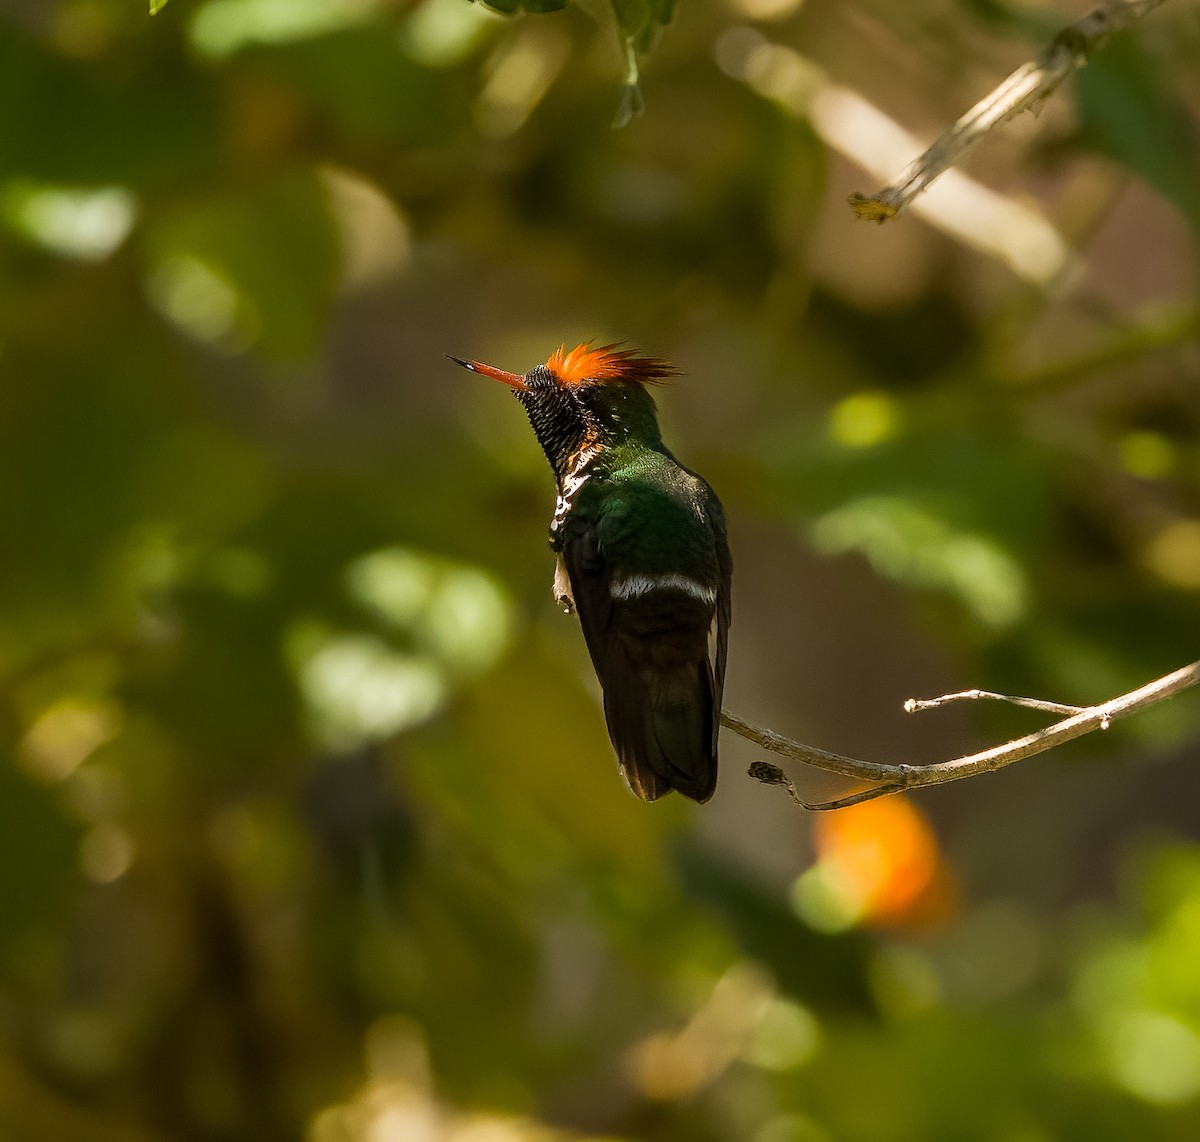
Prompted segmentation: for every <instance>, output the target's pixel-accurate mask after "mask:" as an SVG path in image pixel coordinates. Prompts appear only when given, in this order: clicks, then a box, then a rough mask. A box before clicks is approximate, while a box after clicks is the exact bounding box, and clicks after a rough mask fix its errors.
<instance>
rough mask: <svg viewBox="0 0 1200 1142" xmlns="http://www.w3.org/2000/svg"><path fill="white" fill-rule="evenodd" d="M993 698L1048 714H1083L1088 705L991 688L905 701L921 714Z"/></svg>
mask: <svg viewBox="0 0 1200 1142" xmlns="http://www.w3.org/2000/svg"><path fill="white" fill-rule="evenodd" d="M978 698H991V699H993V700H995V701H997V702H1009V703H1011V704H1012V705H1014V706H1027V707H1028V708H1029V709H1031V710H1041V711H1042V712H1043V713H1046V714H1082V713H1083V711H1084V710H1085V709H1087V707H1086V706H1068V705H1067V704H1066V703H1065V702H1047V701H1045V700H1044V699H1042V698H1018V697H1016V696H1015V695H1013V694H996V693H994V692H993V691H991V690H959V691H957V692H956V693H954V694H942V695H940V696H938V697H937V698H909V700H908V701H907V702H905V703H904V712H905V713H906V714H919V713H920V712H921V711H922V710H936V709H937V708H938V706H946V705H949V703H951V702H965V701H974V700H975V699H978Z"/></svg>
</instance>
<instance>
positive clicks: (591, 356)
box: [546, 341, 679, 385]
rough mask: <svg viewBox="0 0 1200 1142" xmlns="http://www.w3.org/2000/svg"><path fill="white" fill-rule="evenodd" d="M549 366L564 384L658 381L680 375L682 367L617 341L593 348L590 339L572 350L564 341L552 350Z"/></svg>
mask: <svg viewBox="0 0 1200 1142" xmlns="http://www.w3.org/2000/svg"><path fill="white" fill-rule="evenodd" d="M546 368H547V369H549V370H550V372H552V373H553V374H554V375H555V376H556V377H557V378H558V380H559V381H560V382H561V383H562V384H564V385H582V384H584V383H586V382H587V381H596V382H598V383H600V384H606V383H608V382H610V381H638V382H640V383H641V384H655V383H657V382H659V381H665V380H666V379H667V378H668V377H677V376H679V370H678V369H677V368H675V366H674V365H672V364H670V363H669V362H667V361H663V360H662V359H661V358H658V357H644V356H642V354H640V353H639V352H638V351H637V350H636V349H621V348H619V347H618V345H615V344H614V345H601V346H600V347H599V348H596V349H593V348H592V345H591V342H590V341H585V342H583V344H581V345H576V346H575V348H574V349H572V350H570V352H568V351H567V347H566V346H565V345H560V346H559V347H558V348H557V349H556V350H555V351H554V352H553V353H551V354H550V359H549V360H548V361H547V362H546Z"/></svg>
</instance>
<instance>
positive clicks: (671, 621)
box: [455, 346, 732, 801]
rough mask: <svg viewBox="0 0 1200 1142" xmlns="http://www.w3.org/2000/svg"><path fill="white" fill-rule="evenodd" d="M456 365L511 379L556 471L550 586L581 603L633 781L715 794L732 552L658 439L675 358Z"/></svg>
mask: <svg viewBox="0 0 1200 1142" xmlns="http://www.w3.org/2000/svg"><path fill="white" fill-rule="evenodd" d="M455 360H457V358H455ZM459 363H460V364H462V365H464V366H465V367H467V368H469V369H472V370H474V371H475V372H479V373H482V374H484V375H487V376H493V377H495V378H496V379H498V380H502V381H504V382H505V383H506V384H508V385H509V386H510V387H512V388H513V389H514V390H515V392H516V395H517V398H518V399H519V400H520V401H521V403H522V404H523V405H524V406H525V410H526V412H527V413H528V414H529V420H530V423H531V424H532V426H533V429H534V432H535V433H536V435H537V438H538V441H539V443H540V444H541V445H542V448H543V450H544V451H545V453H546V458H547V459H548V460H549V461H550V466H551V468H552V469H553V470H554V475H555V480H556V482H557V485H558V504H557V507H556V509H555V513H554V518H553V520H552V521H551V525H550V545H551V547H552V548H553V549H554V550H555V551H557V552H558V553H559V559H560V571H559V573H558V574H556V576H555V594H556V596H557V597H559V598H560V600H561V601H563V602H564V603H566V604H568V605H569V606H573V607H574V609H575V610H577V611H578V612H579V618H580V623H581V625H582V627H583V633H584V638H585V640H586V642H587V646H588V652H589V653H590V655H591V658H592V664H593V665H594V666H595V668H596V674H597V676H598V677H599V679H600V684H601V686H602V688H603V690H604V714H605V720H606V721H607V723H608V731H609V736H610V737H611V738H612V742H613V746H614V748H615V749H616V751H617V756H618V758H619V759H620V761H621V767H622V770H623V772H624V774H625V777H626V780H627V781H628V782H629V785H630V787H631V788H632V789H633V791H634V792H635V793H637V794H638V796H639V797H642V798H643V799H644V800H647V801H652V800H654V799H655V798H657V797H661V796H662V795H663V794H664V793H668V792H670V790H672V789H678V790H679V791H680V792H681V793H683V794H684V795H685V796H687V797H691V798H693V799H694V800H696V801H706V800H707V799H708V798H709V797H711V796H712V793H713V790H714V789H715V788H716V780H717V733H718V730H719V726H720V712H721V694H722V690H723V687H724V681H725V649H726V642H727V638H728V632H729V619H730V575H731V571H732V564H731V560H730V556H729V548H728V545H727V544H726V541H725V520H724V513H723V512H722V510H721V505H720V502H719V501H718V500H717V497H716V496H715V495H714V494H713V491H712V489H711V488H710V487H709V486H708V484H706V483H705V482H704V480H703V479H701V478H700V477H699V476H697V475H696V474H695V473H694V472H691V471H689V470H688V469H686V468H684V467H683V466H682V465H681V464H679V462H678V461H677V460H676V459H675V457H674V456H672V455H671V453H670V452H669V451H668V450H667V449H666V447H665V446H664V445H663V442H662V436H661V434H660V432H659V428H658V419H657V414H656V411H655V407H654V401H653V399H652V398H651V396H650V394H649V392H647V390H646V387H645V386H646V384H647V383H652V382H654V381H657V380H661V379H663V378H665V377H668V376H672V375H674V373H675V370H674V369H672V368H671V366H670V365H668V364H666V363H665V362H663V361H659V360H657V359H655V358H650V357H642V356H639V355H637V354H634V353H630V352H622V351H616V350H615V349H614V347H612V346H606V347H605V348H604V349H599V350H593V349H590V348H589V347H587V346H579V347H577V348H576V349H574V350H572V351H571V352H570V353H566V352H565V351H564V350H559V351H558V352H557V353H555V354H554V355H552V356H551V358H550V359H549V361H547V362H546V364H545V365H539V366H538V367H537V368H535V369H533V370H531V371H530V372H529V373H527V374H525V375H523V376H522V375H518V374H515V373H504V372H502V371H501V370H498V369H494V368H492V367H490V366H486V365H480V364H478V363H475V362H467V361H460V362H459Z"/></svg>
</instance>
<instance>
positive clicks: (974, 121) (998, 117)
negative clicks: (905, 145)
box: [848, 0, 1164, 222]
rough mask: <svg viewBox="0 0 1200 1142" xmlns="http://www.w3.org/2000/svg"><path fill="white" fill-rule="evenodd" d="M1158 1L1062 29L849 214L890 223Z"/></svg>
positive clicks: (1097, 13) (1131, 0)
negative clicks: (993, 134) (928, 187)
mask: <svg viewBox="0 0 1200 1142" xmlns="http://www.w3.org/2000/svg"><path fill="white" fill-rule="evenodd" d="M1163 2H1164V0H1108V2H1107V3H1105V4H1104V5H1103V6H1102V7H1100V8H1096V9H1095V10H1093V11H1092V12H1089V13H1088V14H1087V15H1086V16H1084V17H1083V19H1082V20H1077V21H1076V22H1075V23H1074V24H1071V25H1070V26H1069V27H1066V28H1063V30H1062V31H1060V32H1059V33H1058V35H1056V36H1055V37H1054V39H1052V40H1051V41H1050V43H1049V44H1047V45H1046V47H1045V48H1044V49H1043V50H1042V52H1041V54H1040V55H1039V56H1038V57H1037V59H1035V60H1033V61H1031V62H1030V63H1027V64H1024V65H1023V66H1021V67H1019V68H1017V70H1016V71H1014V72H1013V73H1012V75H1010V76H1009V77H1008V78H1007V79H1006V80H1005V81H1004V82H1003V83H1001V84H1000V86H999V87H997V88H996V89H995V90H994V91H993V92H991V94H989V95H987V96H986V97H985V98H983V99H982V100H980V101H979V102H978V103H976V104H975V106H974V107H972V108H971V110H970V111H968V112H967V113H966V114H965V115H964V116H963V117H962V118H961V119H959V120H958V122H957V123H955V124H954V126H953V127H951V128H950V129H949V130H948V131H946V132H945V133H944V134H943V135H941V136H940V137H939V138H938V139H937V140H936V142H934V143H933V145H932V146H931V147H930V148H929V149H928V150H927V151H926V152H925V153H924V154H923V155H921V156H920V158H918V159H916V160H915V161H914V162H912V163H911V164H910V165H909V166H908V167H906V168H905V169H904V170H903V171H902V172H901V173H900V174H899V175H898V176H897V178H896V179H895V181H894V182H892V183H891V184H889V185H888V186H886V187H884V188H883V190H881V191H878V192H877V193H876V194H873V195H871V196H869V197H868V196H867V195H865V194H858V193H855V194H852V195H850V198H849V200H848V201H849V203H850V207H851V209H852V210H853V211H854V213H855V215H856V216H857V217H858V218H861V219H865V220H867V221H869V222H887V221H888V220H889V219H892V218H895V217H896V215H897V214H899V213H900V211H901V210H903V209H904V207H905V206H907V205H908V203H909V202H911V201H912V199H914V198H915V197H916V196H917V195H918V194H920V193H921V191H923V190H924V189H925V188H926V187H927V186H928V185H929V184H930V183H931V182H933V180H934V179H935V178H937V177H938V175H940V174H942V172H943V171H945V170H947V169H948V168H949V167H952V166H954V165H955V164H957V163H960V162H961V161H962V160H963V159H964V158H965V157H966V155H967V153H968V152H969V151H970V150H971V149H972V148H973V147H974V146H975V145H976V144H977V143H978V142H980V141H981V140H982V139H983V138H984V137H985V136H987V135H988V134H989V133H990V132H991V131H994V130H995V129H996V128H997V127H999V126H1000V124H1001V123H1005V122H1007V121H1008V120H1009V119H1011V118H1013V117H1014V116H1015V115H1019V114H1020V113H1021V112H1022V111H1027V110H1029V109H1031V108H1036V107H1038V106H1040V105H1041V103H1042V101H1043V100H1045V99H1046V98H1047V97H1048V96H1049V95H1050V94H1051V93H1052V92H1053V91H1054V90H1055V89H1056V88H1057V87H1058V85H1059V84H1060V83H1062V81H1063V80H1064V79H1066V78H1067V76H1068V75H1070V74H1071V73H1072V72H1073V71H1074V70H1075V69H1076V68H1079V67H1082V66H1083V65H1084V64H1085V63H1087V59H1088V56H1089V55H1090V54H1091V53H1092V52H1093V51H1095V50H1096V49H1097V48H1098V47H1099V46H1100V45H1101V44H1102V43H1103V42H1104V41H1105V40H1107V39H1108V37H1109V36H1111V35H1112V34H1113V33H1114V32H1117V31H1120V30H1121V29H1122V28H1124V27H1126V26H1128V25H1129V24H1131V23H1132V22H1133V21H1135V20H1140V19H1141V18H1142V17H1143V16H1145V15H1146V14H1147V13H1148V12H1151V11H1153V9H1155V8H1157V7H1158V6H1159V5H1160V4H1162V3H1163Z"/></svg>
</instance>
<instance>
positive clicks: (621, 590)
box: [611, 571, 717, 603]
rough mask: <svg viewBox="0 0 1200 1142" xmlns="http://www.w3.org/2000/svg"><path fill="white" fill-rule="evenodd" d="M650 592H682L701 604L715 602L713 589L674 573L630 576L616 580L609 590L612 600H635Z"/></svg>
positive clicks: (714, 589)
mask: <svg viewBox="0 0 1200 1142" xmlns="http://www.w3.org/2000/svg"><path fill="white" fill-rule="evenodd" d="M651 591H682V592H683V593H684V594H685V595H691V596H692V598H693V599H699V600H700V601H701V602H702V603H715V602H716V601H717V589H716V588H715V587H708V586H705V584H703V583H698V582H697V581H696V580H695V579H689V578H688V577H687V576H686V575H680V574H677V573H676V572H674V571H671V572H668V573H667V574H665V575H630V576H629V577H628V578H627V579H618V580H616V581H615V582H614V583H613V585H612V588H611V593H612V597H613V598H614V599H636V598H637V597H638V596H639V595H648V594H649V593H650V592H651Z"/></svg>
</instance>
